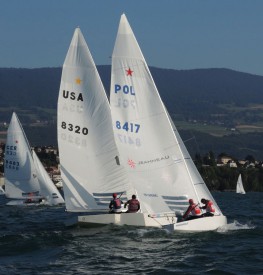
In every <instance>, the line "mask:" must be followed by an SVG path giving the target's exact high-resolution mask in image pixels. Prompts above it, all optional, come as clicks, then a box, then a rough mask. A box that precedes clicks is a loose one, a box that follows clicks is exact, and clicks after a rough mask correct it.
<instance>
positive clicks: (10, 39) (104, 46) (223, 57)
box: [0, 0, 263, 75]
mask: <svg viewBox="0 0 263 275" xmlns="http://www.w3.org/2000/svg"><path fill="white" fill-rule="evenodd" d="M0 7H1V8H0V67H1V68H5V67H8V68H9V67H16V68H41V67H59V66H62V64H63V62H64V58H65V55H66V53H67V50H68V47H69V44H70V41H71V38H72V35H73V32H74V29H75V28H76V27H77V26H79V27H80V28H81V31H82V33H83V35H84V37H85V39H86V41H87V43H88V46H89V48H90V51H91V53H92V55H93V58H94V61H95V63H96V64H97V65H104V64H110V58H109V57H110V55H111V53H112V50H113V46H114V41H115V37H116V32H117V28H118V24H119V20H120V16H121V14H122V13H125V14H126V16H127V18H128V20H129V22H130V24H131V27H132V28H133V31H134V33H135V36H136V38H137V40H138V42H139V44H140V47H141V49H142V52H143V54H144V56H145V59H146V61H147V63H148V65H150V66H155V67H160V68H172V69H179V70H184V69H196V68H229V69H234V70H237V71H243V72H248V73H252V74H259V75H263V31H262V27H263V1H262V0H246V1H245V0H180V1H179V0H158V1H157V0H129V1H128V0H24V1H23V0H0Z"/></svg>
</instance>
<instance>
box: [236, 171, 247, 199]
mask: <svg viewBox="0 0 263 275" xmlns="http://www.w3.org/2000/svg"><path fill="white" fill-rule="evenodd" d="M236 192H237V193H238V194H246V191H245V189H244V186H243V181H242V176H241V174H239V176H238V179H237V187H236Z"/></svg>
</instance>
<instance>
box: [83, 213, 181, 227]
mask: <svg viewBox="0 0 263 275" xmlns="http://www.w3.org/2000/svg"><path fill="white" fill-rule="evenodd" d="M176 221H177V218H176V217H168V216H167V217H158V218H155V217H154V218H153V217H150V216H149V215H148V214H145V213H125V214H123V213H122V214H100V215H85V216H78V224H83V225H87V226H88V225H96V224H97V225H105V224H115V225H131V226H139V227H157V228H163V227H165V226H169V225H170V224H174V223H175V222H176Z"/></svg>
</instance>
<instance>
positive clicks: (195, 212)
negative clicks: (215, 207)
mask: <svg viewBox="0 0 263 275" xmlns="http://www.w3.org/2000/svg"><path fill="white" fill-rule="evenodd" d="M191 215H192V216H200V215H201V210H200V208H199V207H198V205H197V204H193V206H192V209H191Z"/></svg>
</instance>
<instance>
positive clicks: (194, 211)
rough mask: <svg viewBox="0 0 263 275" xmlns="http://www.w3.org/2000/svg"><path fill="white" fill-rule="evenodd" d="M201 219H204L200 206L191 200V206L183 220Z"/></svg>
mask: <svg viewBox="0 0 263 275" xmlns="http://www.w3.org/2000/svg"><path fill="white" fill-rule="evenodd" d="M201 217H202V213H201V210H200V208H199V207H198V204H196V203H194V200H193V199H190V200H189V206H188V208H187V210H186V212H185V213H184V215H183V220H192V219H197V218H201Z"/></svg>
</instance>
